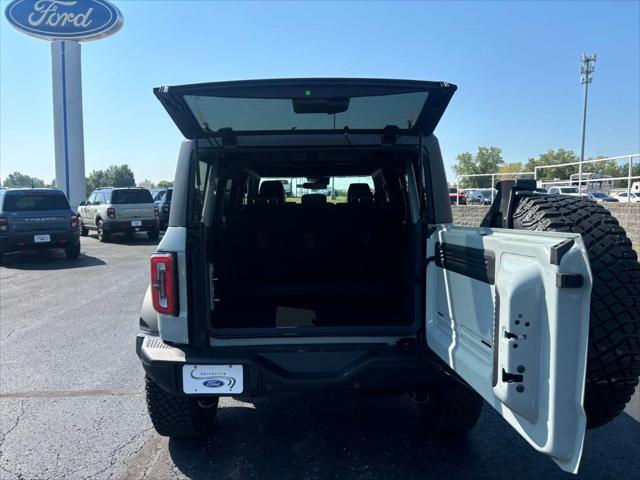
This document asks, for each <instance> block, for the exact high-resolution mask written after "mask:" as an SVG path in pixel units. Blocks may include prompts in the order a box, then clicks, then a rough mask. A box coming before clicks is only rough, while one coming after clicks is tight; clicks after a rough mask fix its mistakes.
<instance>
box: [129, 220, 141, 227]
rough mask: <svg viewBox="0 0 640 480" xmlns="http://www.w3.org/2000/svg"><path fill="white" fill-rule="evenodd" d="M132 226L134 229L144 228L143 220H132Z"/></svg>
mask: <svg viewBox="0 0 640 480" xmlns="http://www.w3.org/2000/svg"><path fill="white" fill-rule="evenodd" d="M131 226H132V227H141V226H142V220H131Z"/></svg>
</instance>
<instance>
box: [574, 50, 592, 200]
mask: <svg viewBox="0 0 640 480" xmlns="http://www.w3.org/2000/svg"><path fill="white" fill-rule="evenodd" d="M580 62H581V64H580V83H582V84H583V85H584V106H583V109H582V142H581V144H580V164H579V166H578V193H580V192H581V191H582V162H583V161H584V137H585V132H586V129H587V97H588V95H589V84H590V83H591V82H592V81H593V76H592V74H593V71H594V70H595V66H594V64H595V63H596V54H595V53H594V54H593V55H585V54H582V57H580Z"/></svg>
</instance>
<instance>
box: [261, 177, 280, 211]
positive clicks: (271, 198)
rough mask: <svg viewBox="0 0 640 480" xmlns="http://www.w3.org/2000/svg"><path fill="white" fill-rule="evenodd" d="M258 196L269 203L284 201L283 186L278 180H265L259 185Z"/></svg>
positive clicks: (276, 203)
mask: <svg viewBox="0 0 640 480" xmlns="http://www.w3.org/2000/svg"><path fill="white" fill-rule="evenodd" d="M258 198H260V199H261V200H263V201H266V202H267V203H268V204H269V205H279V204H281V203H284V187H283V186H282V182H281V181H279V180H267V181H265V182H262V185H260V192H259V193H258Z"/></svg>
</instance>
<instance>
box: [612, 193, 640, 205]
mask: <svg viewBox="0 0 640 480" xmlns="http://www.w3.org/2000/svg"><path fill="white" fill-rule="evenodd" d="M617 199H618V201H619V202H625V203H640V193H635V192H620V193H619V194H618V196H617Z"/></svg>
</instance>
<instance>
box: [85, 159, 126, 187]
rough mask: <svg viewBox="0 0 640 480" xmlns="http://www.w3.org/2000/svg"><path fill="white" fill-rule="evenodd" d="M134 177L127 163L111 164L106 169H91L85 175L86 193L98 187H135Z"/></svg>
mask: <svg viewBox="0 0 640 480" xmlns="http://www.w3.org/2000/svg"><path fill="white" fill-rule="evenodd" d="M135 186H136V179H135V177H134V175H133V172H132V171H131V169H130V168H129V166H128V165H126V164H125V165H120V166H118V165H111V166H110V167H109V168H107V169H106V170H93V171H92V172H91V173H90V174H89V176H88V177H87V194H90V193H91V192H93V191H94V190H95V189H96V188H100V187H135Z"/></svg>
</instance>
